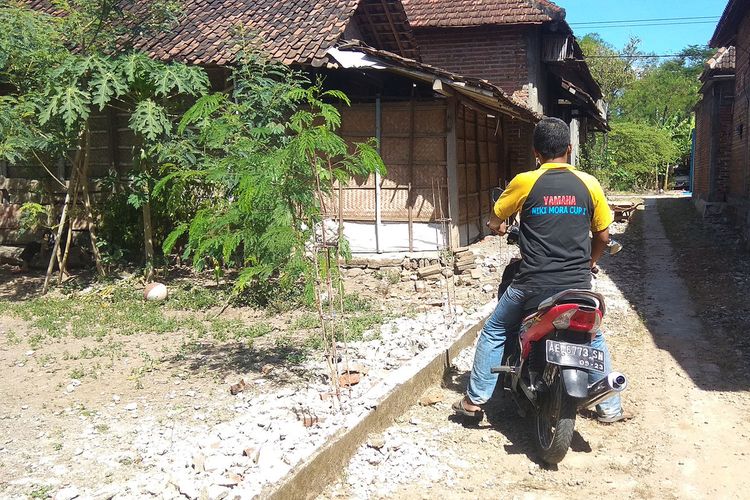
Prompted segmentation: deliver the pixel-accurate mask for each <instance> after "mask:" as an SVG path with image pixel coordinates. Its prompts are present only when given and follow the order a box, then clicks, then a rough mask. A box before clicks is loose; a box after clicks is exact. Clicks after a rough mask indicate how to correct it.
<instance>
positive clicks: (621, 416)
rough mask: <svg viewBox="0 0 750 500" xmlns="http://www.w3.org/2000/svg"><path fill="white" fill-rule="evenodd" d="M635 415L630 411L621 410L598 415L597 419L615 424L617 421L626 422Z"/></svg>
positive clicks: (604, 422)
mask: <svg viewBox="0 0 750 500" xmlns="http://www.w3.org/2000/svg"><path fill="white" fill-rule="evenodd" d="M633 417H634V415H633V414H632V413H630V412H628V411H625V410H620V413H617V414H615V415H598V416H597V417H596V419H597V420H598V421H599V422H601V423H603V424H614V423H615V422H626V421H628V420H630V419H632V418H633Z"/></svg>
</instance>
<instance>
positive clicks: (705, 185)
mask: <svg viewBox="0 0 750 500" xmlns="http://www.w3.org/2000/svg"><path fill="white" fill-rule="evenodd" d="M735 53H736V51H735V48H734V47H722V48H720V49H719V50H718V51H717V52H716V54H715V55H714V56H713V57H712V58H711V59H709V60H708V61H707V62H706V65H705V69H704V71H703V74H701V77H700V78H701V82H702V83H703V85H702V87H701V100H700V101H699V102H698V104H697V105H696V106H695V128H696V134H695V154H694V158H693V198H694V201H695V203H696V206H697V207H698V208H699V210H700V211H701V213H703V214H705V215H710V214H716V213H719V212H721V211H722V210H723V209H724V207H725V205H726V201H727V194H728V192H729V187H730V186H729V166H730V164H731V159H732V137H733V135H734V130H733V126H732V118H733V111H734V86H735V81H734V80H735Z"/></svg>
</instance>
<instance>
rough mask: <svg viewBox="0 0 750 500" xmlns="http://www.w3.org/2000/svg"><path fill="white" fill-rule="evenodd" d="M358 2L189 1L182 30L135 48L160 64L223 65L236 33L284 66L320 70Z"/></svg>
mask: <svg viewBox="0 0 750 500" xmlns="http://www.w3.org/2000/svg"><path fill="white" fill-rule="evenodd" d="M358 4H359V1H358V0H335V1H325V2H321V1H318V0H189V1H186V2H185V3H184V14H183V15H182V16H181V17H180V21H179V23H178V25H177V26H176V27H175V28H174V29H171V30H169V31H168V32H165V33H161V34H158V35H156V36H149V37H146V38H143V39H141V40H139V41H137V42H136V45H135V48H137V49H140V50H143V51H145V52H147V53H148V54H149V55H150V56H151V57H153V58H156V59H162V60H168V59H179V60H181V61H185V62H189V63H192V64H215V65H224V64H227V63H230V62H232V61H233V59H234V57H235V56H236V53H237V50H238V46H237V44H236V42H235V40H236V36H237V33H236V32H237V29H238V28H239V27H242V28H243V29H246V30H247V31H248V34H253V33H255V34H257V37H258V38H260V40H261V47H262V48H263V49H264V51H265V52H267V53H268V54H269V55H270V56H271V57H272V58H273V59H276V60H278V61H281V62H283V63H285V64H293V63H302V64H305V63H313V64H316V63H317V64H319V63H320V62H321V61H322V60H324V58H325V53H326V50H328V48H329V47H331V46H332V45H333V44H334V43H336V41H337V40H338V39H339V37H340V36H341V35H342V33H343V32H344V28H345V27H346V25H347V23H348V22H349V19H350V18H351V17H352V15H353V14H354V11H355V9H356V8H357V5H358Z"/></svg>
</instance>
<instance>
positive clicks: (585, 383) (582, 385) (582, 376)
mask: <svg viewBox="0 0 750 500" xmlns="http://www.w3.org/2000/svg"><path fill="white" fill-rule="evenodd" d="M560 371H561V372H562V382H563V388H564V389H565V393H566V394H567V395H568V396H570V397H571V398H577V399H582V398H585V397H586V396H588V394H589V372H587V371H586V370H581V369H579V368H571V367H567V366H562V367H560Z"/></svg>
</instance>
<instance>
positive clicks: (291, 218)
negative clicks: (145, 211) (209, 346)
mask: <svg viewBox="0 0 750 500" xmlns="http://www.w3.org/2000/svg"><path fill="white" fill-rule="evenodd" d="M233 83H234V86H233V89H234V90H233V93H232V95H227V94H224V93H215V94H209V95H206V96H204V97H202V98H200V99H198V101H197V102H196V103H195V105H194V106H192V107H191V108H190V109H189V110H188V111H187V112H186V113H185V115H184V117H183V119H182V121H181V123H180V125H179V127H178V135H177V137H176V138H175V139H174V140H172V141H170V142H168V143H166V144H165V145H164V146H163V147H162V148H161V158H162V163H163V165H164V168H163V178H162V179H161V180H160V181H159V182H158V183H157V184H156V186H155V188H154V195H155V196H162V195H163V194H164V193H165V192H166V191H173V192H176V193H183V192H186V191H192V192H200V193H204V194H205V197H204V198H203V199H202V200H201V201H200V203H199V204H198V209H197V212H196V213H195V214H194V215H193V216H192V217H191V218H190V219H189V221H188V222H186V223H184V224H181V225H179V226H178V227H177V228H176V229H175V230H174V231H173V232H172V233H171V234H170V235H169V236H168V237H167V238H166V240H165V241H164V245H163V249H164V252H165V253H170V252H172V251H174V250H175V248H177V247H178V245H182V248H183V252H182V256H183V258H185V259H190V260H191V261H192V263H193V265H194V266H195V267H196V268H197V269H204V268H207V267H208V268H215V269H222V268H224V267H226V266H236V267H239V268H240V269H241V273H240V275H239V278H238V280H237V283H236V286H237V289H238V290H242V291H246V290H251V291H252V293H253V294H255V295H256V296H257V298H258V299H260V301H261V302H263V301H270V300H272V299H273V297H274V296H275V295H278V293H279V289H281V290H286V291H288V290H291V289H295V288H297V289H299V286H300V280H301V279H302V278H303V277H305V276H307V278H308V279H307V282H308V283H309V282H310V281H312V280H311V279H310V278H311V276H312V274H313V273H314V267H312V268H311V262H312V259H311V258H310V254H309V248H307V247H306V244H307V243H308V241H310V239H311V237H312V235H313V233H314V231H313V228H315V227H316V224H318V223H319V222H320V221H321V219H322V218H323V208H322V203H323V202H324V199H325V197H326V196H328V195H330V194H331V192H332V189H333V186H334V183H335V182H337V181H340V182H346V181H348V179H350V178H351V177H352V176H354V175H368V174H369V173H372V172H374V171H376V170H381V171H382V170H384V167H383V163H382V160H381V159H380V157H379V156H378V154H377V152H376V150H375V147H374V145H373V144H372V143H362V144H356V145H355V146H354V152H353V153H352V152H351V150H350V148H349V146H348V145H347V144H346V142H345V141H344V140H343V139H342V138H341V137H340V136H339V135H338V134H337V133H336V130H337V128H338V127H339V126H340V123H341V118H340V115H339V112H338V110H337V109H336V108H335V107H334V105H333V104H331V102H335V101H338V102H341V103H344V104H348V100H347V98H346V96H345V95H344V94H342V93H341V92H337V91H332V90H324V89H323V86H322V82H320V81H317V82H314V83H313V82H310V81H308V80H307V79H306V78H305V77H304V76H303V75H302V74H300V73H296V72H294V71H292V70H290V69H288V68H287V67H285V66H282V65H278V64H274V63H269V62H267V61H265V60H264V59H262V58H261V57H259V56H257V55H252V56H247V57H244V58H243V63H242V65H240V66H239V67H238V68H237V69H236V71H235V73H234V76H233ZM282 293H283V292H282Z"/></svg>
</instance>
